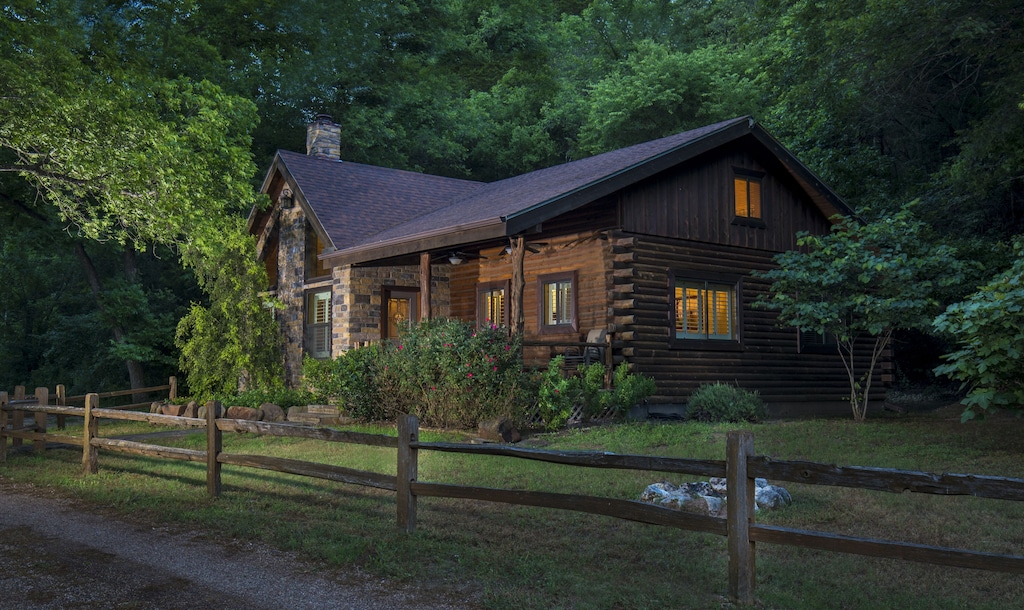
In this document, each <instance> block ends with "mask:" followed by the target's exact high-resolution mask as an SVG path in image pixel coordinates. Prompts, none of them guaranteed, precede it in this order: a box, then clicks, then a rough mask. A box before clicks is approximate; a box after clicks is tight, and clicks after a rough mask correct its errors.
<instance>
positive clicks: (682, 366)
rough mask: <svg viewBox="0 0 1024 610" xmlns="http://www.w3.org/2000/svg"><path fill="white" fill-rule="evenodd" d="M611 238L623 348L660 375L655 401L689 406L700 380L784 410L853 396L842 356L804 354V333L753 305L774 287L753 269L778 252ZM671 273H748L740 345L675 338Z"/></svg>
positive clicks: (768, 263) (641, 368)
mask: <svg viewBox="0 0 1024 610" xmlns="http://www.w3.org/2000/svg"><path fill="white" fill-rule="evenodd" d="M611 241H612V244H613V251H612V256H613V260H614V263H613V267H614V269H613V277H614V286H613V288H612V290H613V293H614V294H616V295H617V296H616V299H615V301H614V302H613V310H612V312H613V321H614V324H613V330H614V331H615V333H616V338H617V341H616V345H617V346H619V347H621V350H622V355H623V356H625V358H626V360H628V361H629V362H631V363H632V364H633V365H634V367H635V369H636V370H637V371H639V372H642V373H644V374H647V375H649V376H651V377H653V378H654V379H655V380H656V382H657V385H658V395H657V396H655V397H654V398H653V399H652V402H660V403H684V402H686V400H687V398H688V397H689V395H690V393H691V392H692V391H693V390H695V389H696V388H697V387H698V386H699V385H701V384H703V383H713V382H716V381H720V382H726V383H732V384H736V385H739V386H740V387H743V388H747V389H750V390H757V391H758V392H760V394H761V396H762V397H763V398H764V399H765V401H766V402H768V403H770V404H772V405H773V406H775V408H776V413H779V412H780V409H783V411H781V412H785V409H795V411H794V412H798V411H799V410H800V405H802V404H803V405H810V404H811V403H813V405H815V406H817V405H820V404H821V403H825V402H831V403H833V404H835V403H839V404H841V403H842V401H843V400H846V397H847V396H848V392H849V390H848V388H849V386H848V382H847V377H846V372H845V369H844V367H843V365H842V362H841V361H840V359H839V356H838V355H837V354H809V353H798V346H797V333H796V330H795V329H793V328H788V327H787V328H780V327H778V326H777V325H776V323H775V314H774V313H772V312H768V311H765V310H762V309H755V308H754V307H753V303H754V301H755V299H756V298H757V296H758V295H759V294H762V293H763V292H765V291H766V289H767V284H766V283H765V282H763V281H760V280H757V279H755V278H753V277H752V276H751V275H750V272H751V271H752V270H766V269H768V268H770V266H771V264H772V262H771V257H772V253H771V252H767V251H757V250H749V249H746V248H739V247H736V246H729V245H710V244H706V243H699V242H692V241H681V240H676V239H668V238H663V237H651V236H642V235H636V234H632V233H625V232H619V233H615V234H613V236H612V238H611ZM670 273H675V274H676V275H677V276H678V277H686V276H687V275H688V274H689V275H694V276H709V275H710V276H718V277H723V278H724V277H732V278H741V279H740V281H739V282H738V283H739V285H740V290H741V294H740V295H739V296H740V302H739V304H738V307H739V310H740V311H739V324H740V328H739V332H740V336H741V340H740V342H739V344H738V345H736V344H726V343H723V344H722V345H721V347H720V348H719V349H714V348H709V347H708V345H707V342H699V343H694V347H692V348H691V347H689V344H687V342H686V341H685V340H684V341H676V342H674V343H675V344H673V342H672V341H670V338H671V334H672V332H673V331H672V328H671V325H670V320H671V317H670V308H671V307H672V297H671V295H670V294H669V274H670ZM863 347H864V349H866V348H867V346H866V345H865V346H863ZM858 356H859V357H860V358H862V359H866V358H867V352H865V351H864V350H863V349H862V351H861V352H860V353H859V354H858ZM862 361H866V360H862ZM887 366H888V365H883V367H882V373H883V374H885V373H888V369H887V368H886V367H887ZM878 379H879V383H878V385H877V386H876V390H878V391H879V392H881V390H882V389H883V387H884V386H883V384H882V383H881V381H882V379H881V376H880V377H879V378H878ZM873 394H874V393H873ZM874 397H875V398H876V399H881V398H882V395H881V393H879V394H876V395H875V396H874Z"/></svg>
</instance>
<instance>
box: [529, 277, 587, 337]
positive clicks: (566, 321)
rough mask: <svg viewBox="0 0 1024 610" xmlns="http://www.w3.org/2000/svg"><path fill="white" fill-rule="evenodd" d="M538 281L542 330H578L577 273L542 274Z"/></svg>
mask: <svg viewBox="0 0 1024 610" xmlns="http://www.w3.org/2000/svg"><path fill="white" fill-rule="evenodd" d="M538 283H539V287H540V289H539V291H538V296H539V298H540V300H541V302H540V308H539V309H540V329H541V332H544V331H575V330H577V329H578V327H577V322H576V287H575V284H576V273H575V272H571V273H562V274H557V275H548V276H542V277H540V278H538Z"/></svg>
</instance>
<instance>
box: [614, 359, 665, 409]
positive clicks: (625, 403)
mask: <svg viewBox="0 0 1024 610" xmlns="http://www.w3.org/2000/svg"><path fill="white" fill-rule="evenodd" d="M612 388H613V392H612V396H611V404H610V405H608V406H612V407H615V410H616V411H617V412H618V413H625V412H626V411H628V410H629V409H630V407H632V406H633V405H635V404H637V403H639V402H640V401H642V400H644V399H646V398H648V397H650V396H653V395H654V393H655V392H656V391H657V390H658V387H657V386H656V385H655V383H654V380H653V379H651V378H650V377H646V376H644V375H641V374H639V373H630V372H629V365H628V364H626V363H625V362H622V363H620V364H619V366H617V367H615V372H614V373H613V374H612Z"/></svg>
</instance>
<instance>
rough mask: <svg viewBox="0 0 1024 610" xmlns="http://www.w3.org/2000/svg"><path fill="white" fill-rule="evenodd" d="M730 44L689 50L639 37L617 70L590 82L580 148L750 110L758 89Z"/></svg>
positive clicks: (597, 148)
mask: <svg viewBox="0 0 1024 610" xmlns="http://www.w3.org/2000/svg"><path fill="white" fill-rule="evenodd" d="M748 65H749V63H748V61H747V58H746V57H744V56H743V55H742V54H741V53H738V52H737V51H736V50H735V49H727V48H719V47H714V46H709V47H705V48H702V49H698V50H695V51H692V52H689V53H682V52H678V51H673V50H671V49H670V48H669V47H668V46H667V45H665V44H662V43H656V42H650V41H644V42H643V43H641V44H640V45H638V48H637V49H636V50H634V51H633V52H632V53H631V54H630V55H629V57H628V58H627V59H626V60H625V61H623V62H622V63H621V64H620V65H619V66H618V67H617V69H615V70H614V71H613V72H612V73H610V74H608V75H607V76H605V77H604V78H603V79H601V80H600V81H598V82H597V83H594V84H593V85H592V86H591V87H590V95H589V96H588V98H587V104H588V109H587V113H586V122H585V123H584V124H583V125H582V127H581V129H580V145H581V148H582V150H583V152H586V153H590V154H593V153H600V152H605V151H607V150H612V149H616V148H621V147H624V146H629V145H631V144H637V143H639V142H645V141H647V140H653V139H655V138H659V137H663V136H666V135H669V134H673V133H676V132H679V131H683V130H685V129H690V128H694V127H699V126H702V125H707V124H709V123H714V122H716V121H719V120H723V119H728V118H732V117H735V116H742V115H744V114H750V113H752V112H753V111H754V110H755V107H756V100H757V99H758V95H757V90H756V88H755V86H754V83H753V81H752V79H751V78H749V77H748V76H746V75H745V74H744V72H745V69H746V67H747V66H748Z"/></svg>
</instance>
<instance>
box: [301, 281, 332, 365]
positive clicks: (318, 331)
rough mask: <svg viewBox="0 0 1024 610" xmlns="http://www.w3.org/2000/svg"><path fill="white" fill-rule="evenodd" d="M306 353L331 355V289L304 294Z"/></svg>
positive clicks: (316, 355) (328, 356)
mask: <svg viewBox="0 0 1024 610" xmlns="http://www.w3.org/2000/svg"><path fill="white" fill-rule="evenodd" d="M306 353H307V354H309V355H310V356H312V357H313V358H330V357H331V291H330V290H324V291H320V292H310V293H307V294H306Z"/></svg>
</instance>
